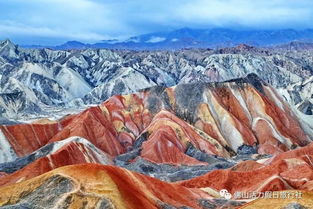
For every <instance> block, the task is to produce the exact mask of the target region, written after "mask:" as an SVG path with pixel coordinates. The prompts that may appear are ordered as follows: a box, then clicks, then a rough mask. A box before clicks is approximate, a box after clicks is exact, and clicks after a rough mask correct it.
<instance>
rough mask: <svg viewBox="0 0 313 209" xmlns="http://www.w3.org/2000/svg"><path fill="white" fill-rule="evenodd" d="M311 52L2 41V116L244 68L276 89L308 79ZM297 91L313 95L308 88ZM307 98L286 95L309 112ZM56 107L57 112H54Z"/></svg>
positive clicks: (224, 76)
mask: <svg viewBox="0 0 313 209" xmlns="http://www.w3.org/2000/svg"><path fill="white" fill-rule="evenodd" d="M311 56H312V52H311V51H289V50H288V51H276V50H273V49H267V50H264V49H257V48H255V47H250V46H246V45H239V46H238V47H233V48H226V49H220V50H205V49H193V50H178V51H175V52H173V51H128V50H106V49H85V50H68V51H62V50H60V51H54V50H50V49H23V48H20V47H18V46H16V45H14V44H13V43H12V42H10V41H9V40H5V41H3V42H1V43H0V114H1V115H0V116H1V117H5V118H9V119H14V120H19V121H21V120H23V119H27V120H29V119H31V118H33V117H35V116H34V115H36V116H37V117H39V116H44V117H47V116H48V117H50V116H51V114H50V113H51V111H53V112H56V113H59V114H61V115H62V112H64V108H66V109H71V108H73V107H74V108H75V107H77V106H78V107H81V106H84V105H85V104H87V105H89V104H98V103H100V102H102V101H104V100H106V99H108V98H109V97H110V96H112V95H116V94H130V93H134V92H136V91H138V90H140V89H143V88H148V87H152V86H165V87H170V86H174V85H177V84H180V83H195V82H199V81H202V82H217V81H225V80H229V79H233V78H238V77H243V76H246V75H247V74H248V73H256V74H258V75H259V76H260V77H261V78H262V79H263V80H265V81H267V82H268V83H269V84H271V85H272V86H273V87H275V88H286V87H288V88H289V86H290V85H294V84H296V83H301V82H304V81H305V80H307V79H310V77H312V60H311V59H310V58H311ZM134 80H136V81H137V82H134ZM290 88H292V87H290ZM297 91H300V95H303V94H305V95H308V97H310V96H311V95H312V92H308V91H307V90H305V89H303V90H302V89H301V88H297ZM299 98H300V100H299ZM305 98H307V97H305ZM305 98H303V96H300V97H299V96H298V95H294V93H291V97H290V99H288V98H286V99H288V101H290V103H291V104H292V105H296V106H297V108H298V106H299V110H301V111H302V112H304V113H306V114H307V113H310V112H309V111H308V108H307V105H306V104H307V101H304V100H305ZM302 102H305V103H304V105H302V106H301V107H300V105H301V104H302ZM311 103H312V102H311ZM303 106H304V107H303ZM60 108H63V109H62V111H58V110H59V109H60ZM310 108H311V107H309V109H310ZM63 115H64V113H63ZM54 116H55V117H60V116H59V115H58V114H55V115H54Z"/></svg>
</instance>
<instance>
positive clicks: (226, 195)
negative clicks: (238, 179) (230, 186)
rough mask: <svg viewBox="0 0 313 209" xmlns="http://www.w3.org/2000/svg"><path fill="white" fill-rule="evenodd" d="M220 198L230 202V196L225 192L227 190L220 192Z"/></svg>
mask: <svg viewBox="0 0 313 209" xmlns="http://www.w3.org/2000/svg"><path fill="white" fill-rule="evenodd" d="M220 195H221V197H224V198H225V199H227V200H230V199H231V197H232V195H231V194H230V193H229V192H228V191H227V189H222V190H220Z"/></svg>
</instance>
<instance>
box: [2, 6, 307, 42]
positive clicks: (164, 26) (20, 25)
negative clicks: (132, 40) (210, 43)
mask: <svg viewBox="0 0 313 209" xmlns="http://www.w3.org/2000/svg"><path fill="white" fill-rule="evenodd" d="M181 27H190V28H212V27H226V28H235V29H236V28H263V29H272V28H296V29H303V28H313V0H0V39H4V38H10V39H12V40H13V41H15V42H17V43H19V44H51V45H53V44H59V43H62V42H64V41H67V40H79V41H83V42H89V43H93V42H96V41H99V40H104V39H113V38H119V39H120V38H125V37H129V36H133V35H138V34H142V33H149V32H156V31H167V30H172V29H178V28H181Z"/></svg>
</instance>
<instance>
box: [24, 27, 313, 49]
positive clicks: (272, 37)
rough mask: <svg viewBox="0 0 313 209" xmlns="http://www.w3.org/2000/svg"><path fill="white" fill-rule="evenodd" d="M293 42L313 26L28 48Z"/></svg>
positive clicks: (182, 32)
mask: <svg viewBox="0 0 313 209" xmlns="http://www.w3.org/2000/svg"><path fill="white" fill-rule="evenodd" d="M289 42H305V43H313V29H306V30H294V29H282V30H233V29H223V28H215V29H191V28H182V29H179V30H174V31H169V32H156V33H149V34H143V35H139V36H134V37H131V38H129V39H127V40H124V41H119V40H104V41H102V42H99V43H95V44H85V43H81V42H78V41H69V42H66V43H64V44H62V45H58V46H40V45H28V46H23V47H25V48H51V49H59V50H67V49H86V48H109V49H135V50H147V49H150V50H151V49H154V50H155V49H182V48H223V47H232V46H235V45H238V44H242V43H244V44H249V45H253V46H259V47H269V46H273V45H282V44H286V43H289Z"/></svg>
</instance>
